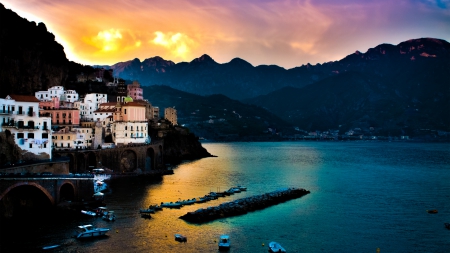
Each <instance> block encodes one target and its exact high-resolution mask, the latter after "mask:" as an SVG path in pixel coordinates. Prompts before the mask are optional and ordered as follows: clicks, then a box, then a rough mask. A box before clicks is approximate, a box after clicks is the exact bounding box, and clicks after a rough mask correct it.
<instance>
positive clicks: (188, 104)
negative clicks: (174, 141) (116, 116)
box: [144, 85, 292, 141]
mask: <svg viewBox="0 0 450 253" xmlns="http://www.w3.org/2000/svg"><path fill="white" fill-rule="evenodd" d="M144 98H146V99H148V100H149V101H150V102H151V103H152V104H153V105H154V106H158V107H159V108H161V113H160V116H161V117H163V115H164V108H167V107H175V109H177V116H178V124H180V125H185V126H186V127H188V128H189V130H190V131H191V132H193V133H195V135H197V136H200V137H204V138H206V139H210V140H226V141H231V140H276V139H278V136H277V135H276V132H279V131H283V130H284V129H286V128H289V129H291V128H292V127H290V125H289V124H288V123H286V122H284V121H283V120H281V119H280V118H278V117H277V116H275V115H273V114H271V113H269V112H267V111H266V110H264V109H262V108H261V107H257V106H251V105H246V104H243V103H241V102H239V101H237V100H232V99H230V98H228V97H226V96H224V95H210V96H199V95H194V94H190V93H187V92H183V91H179V90H176V89H173V88H170V87H169V86H161V85H153V86H150V87H144ZM269 128H270V129H272V130H273V131H271V132H269Z"/></svg>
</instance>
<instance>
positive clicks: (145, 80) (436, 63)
mask: <svg viewBox="0 0 450 253" xmlns="http://www.w3.org/2000/svg"><path fill="white" fill-rule="evenodd" d="M448 57H449V43H448V42H447V41H444V40H439V39H432V38H423V39H415V40H409V41H405V42H402V43H400V44H398V45H390V44H381V45H378V46H376V47H375V48H371V49H369V50H368V51H367V52H366V53H361V52H358V51H357V52H355V53H354V54H351V55H349V56H347V57H345V58H344V59H342V60H339V61H335V62H327V63H324V64H317V65H314V66H313V65H310V64H307V65H302V66H299V67H296V68H292V69H289V70H286V69H284V68H281V67H279V66H275V65H271V66H265V65H261V66H256V67H254V66H252V65H251V64H250V63H248V62H246V61H245V60H242V59H240V58H235V59H233V60H231V61H230V62H228V63H224V64H219V63H217V62H215V61H214V60H213V59H212V58H211V57H209V56H208V55H203V56H201V57H199V58H196V59H194V60H192V61H191V62H181V63H177V64H175V63H174V62H172V61H166V60H164V59H162V58H161V57H153V58H149V59H145V60H144V61H143V62H141V61H140V60H139V59H134V60H132V61H127V62H121V63H117V64H115V65H113V66H111V68H113V69H114V72H115V74H116V75H119V76H120V77H122V78H124V79H130V80H139V82H140V83H141V84H143V85H146V86H148V85H160V84H162V85H168V86H170V87H172V88H175V89H178V90H182V91H186V92H189V93H193V94H198V95H212V94H223V95H226V96H227V97H230V98H232V99H239V100H243V99H249V98H253V97H257V96H261V95H266V94H268V93H270V92H273V91H276V90H278V89H281V88H283V87H295V88H302V87H305V86H307V85H310V84H314V83H316V82H319V81H321V80H324V79H327V78H330V77H335V76H337V75H339V74H342V73H344V72H349V71H352V72H359V73H364V74H368V75H374V76H378V77H383V78H382V79H381V81H382V82H384V83H386V84H390V83H392V82H409V81H411V77H412V76H419V78H422V79H423V78H425V79H428V80H430V81H438V82H442V81H446V80H448V78H449V76H448V75H449V74H448V73H449V71H448V70H449V62H450V61H449V60H448V59H449V58H448ZM412 62H416V63H417V62H420V63H419V64H415V65H421V68H420V71H419V72H418V73H417V72H416V71H418V69H417V68H415V67H414V66H415V65H413V64H411V63H412ZM421 62H426V64H421ZM418 74H419V75H418ZM421 74H423V75H421ZM430 74H432V75H430ZM430 78H431V79H430Z"/></svg>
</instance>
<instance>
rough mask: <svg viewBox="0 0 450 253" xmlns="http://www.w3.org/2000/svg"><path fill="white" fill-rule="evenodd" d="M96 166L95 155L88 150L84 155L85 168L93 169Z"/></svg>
mask: <svg viewBox="0 0 450 253" xmlns="http://www.w3.org/2000/svg"><path fill="white" fill-rule="evenodd" d="M96 167H97V156H96V155H95V153H94V152H88V153H87V155H86V168H85V170H90V169H95V168H96Z"/></svg>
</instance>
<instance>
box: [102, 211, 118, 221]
mask: <svg viewBox="0 0 450 253" xmlns="http://www.w3.org/2000/svg"><path fill="white" fill-rule="evenodd" d="M102 219H104V220H106V221H115V220H116V215H114V211H108V212H107V213H106V214H105V215H103V216H102Z"/></svg>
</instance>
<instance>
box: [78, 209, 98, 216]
mask: <svg viewBox="0 0 450 253" xmlns="http://www.w3.org/2000/svg"><path fill="white" fill-rule="evenodd" d="M81 213H82V214H85V215H88V216H93V217H95V216H97V214H96V213H95V212H93V211H86V210H81Z"/></svg>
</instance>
